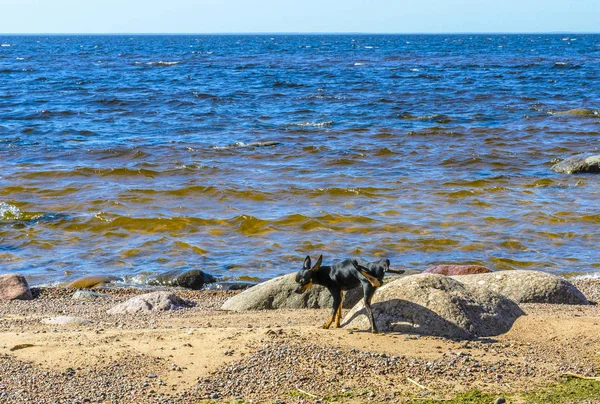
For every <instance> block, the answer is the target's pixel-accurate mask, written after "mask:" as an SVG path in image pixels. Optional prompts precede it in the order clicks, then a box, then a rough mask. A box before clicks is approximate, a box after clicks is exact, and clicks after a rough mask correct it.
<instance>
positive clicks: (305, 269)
mask: <svg viewBox="0 0 600 404" xmlns="http://www.w3.org/2000/svg"><path fill="white" fill-rule="evenodd" d="M322 262H323V256H322V255H320V256H319V259H318V260H317V263H316V264H315V266H311V261H310V257H309V256H306V258H305V259H304V264H303V265H302V269H301V270H299V271H298V273H297V274H296V283H297V284H298V287H297V288H296V290H294V292H296V293H304V292H306V291H307V290H308V289H309V288H310V287H311V286H312V284H313V281H312V280H313V276H314V275H315V274H316V273H317V271H318V270H319V268H320V267H321V263H322Z"/></svg>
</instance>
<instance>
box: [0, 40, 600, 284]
mask: <svg viewBox="0 0 600 404" xmlns="http://www.w3.org/2000/svg"><path fill="white" fill-rule="evenodd" d="M599 57H600V35H579V34H578V35H376V36H368V35H324V36H323V35H314V36H307V35H291V36H270V35H260V36H254V35H252V36H250V35H249V36H234V35H227V36H222V35H217V36H163V35H160V36H0V164H1V166H0V273H2V272H6V271H19V272H22V273H24V274H25V275H27V276H28V278H29V279H31V281H30V282H31V283H33V284H36V283H49V282H62V281H66V280H69V279H72V278H76V277H78V276H82V275H89V274H98V273H103V274H111V275H119V276H122V277H124V278H125V279H126V281H127V282H131V283H135V282H144V280H145V279H147V278H148V277H150V276H153V275H154V274H157V273H162V272H165V271H169V270H172V269H187V268H199V269H204V270H206V271H208V272H211V273H213V274H215V275H217V276H222V277H231V278H238V277H246V276H248V277H255V278H259V279H265V278H270V277H273V276H276V275H279V274H281V273H285V272H290V271H294V270H297V269H298V268H299V267H300V266H301V263H302V260H303V258H304V256H306V255H307V254H311V255H318V254H321V253H323V254H324V257H325V263H327V262H330V260H333V259H341V258H344V257H347V256H351V255H358V256H362V257H364V258H366V259H370V258H375V257H388V258H390V260H391V261H392V265H393V266H395V267H397V268H399V267H403V268H411V269H424V268H426V267H427V266H429V265H431V264H437V263H477V264H482V265H486V266H488V267H490V268H492V269H517V268H525V269H540V270H545V271H550V272H558V273H560V272H584V273H587V272H595V271H598V270H599V269H600V253H598V252H597V233H598V228H599V227H598V226H599V223H600V207H599V204H598V203H597V202H596V201H597V199H598V196H599V195H600V185H599V181H600V180H599V178H600V177H598V176H594V175H574V176H569V175H564V174H558V173H555V172H553V171H552V170H551V169H550V167H551V166H552V164H553V163H554V162H556V161H558V160H560V159H563V158H566V157H569V156H571V155H573V154H576V153H580V152H585V153H589V154H599V152H598V138H599V133H600V116H599V115H598V109H599V108H600V92H599V91H598V88H600V62H598V61H599V60H600V58H599ZM581 108H584V109H587V111H586V112H588V114H587V115H578V114H573V113H567V114H564V112H565V111H569V110H572V109H581ZM265 142H269V143H265Z"/></svg>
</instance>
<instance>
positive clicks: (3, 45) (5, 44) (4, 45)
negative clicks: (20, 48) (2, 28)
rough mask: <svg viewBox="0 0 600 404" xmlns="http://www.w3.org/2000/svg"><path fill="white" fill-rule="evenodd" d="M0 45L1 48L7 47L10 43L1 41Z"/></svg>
mask: <svg viewBox="0 0 600 404" xmlns="http://www.w3.org/2000/svg"><path fill="white" fill-rule="evenodd" d="M0 46H1V47H3V48H8V47H9V46H11V44H9V43H2V44H0Z"/></svg>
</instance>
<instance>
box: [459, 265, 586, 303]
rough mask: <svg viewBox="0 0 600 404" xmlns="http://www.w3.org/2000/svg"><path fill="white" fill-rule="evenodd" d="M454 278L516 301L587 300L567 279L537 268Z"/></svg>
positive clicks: (557, 301)
mask: <svg viewBox="0 0 600 404" xmlns="http://www.w3.org/2000/svg"><path fill="white" fill-rule="evenodd" d="M454 279H456V280H457V281H459V282H462V283H464V284H466V285H472V286H477V287H481V288H485V289H489V290H492V291H494V292H496V293H500V294H501V295H504V296H506V297H508V298H509V299H511V300H514V301H515V302H517V303H553V304H589V302H588V300H587V299H586V298H585V296H584V295H583V293H581V292H580V291H579V290H578V289H577V288H576V287H575V286H573V285H572V284H571V283H569V281H567V280H566V279H564V278H561V277H559V276H556V275H552V274H549V273H546V272H541V271H527V270H515V271H499V272H493V273H490V274H476V275H462V276H460V277H454Z"/></svg>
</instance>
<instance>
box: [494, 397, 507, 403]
mask: <svg viewBox="0 0 600 404" xmlns="http://www.w3.org/2000/svg"><path fill="white" fill-rule="evenodd" d="M505 403H506V399H505V398H504V397H498V398H497V399H496V401H494V404H505Z"/></svg>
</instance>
